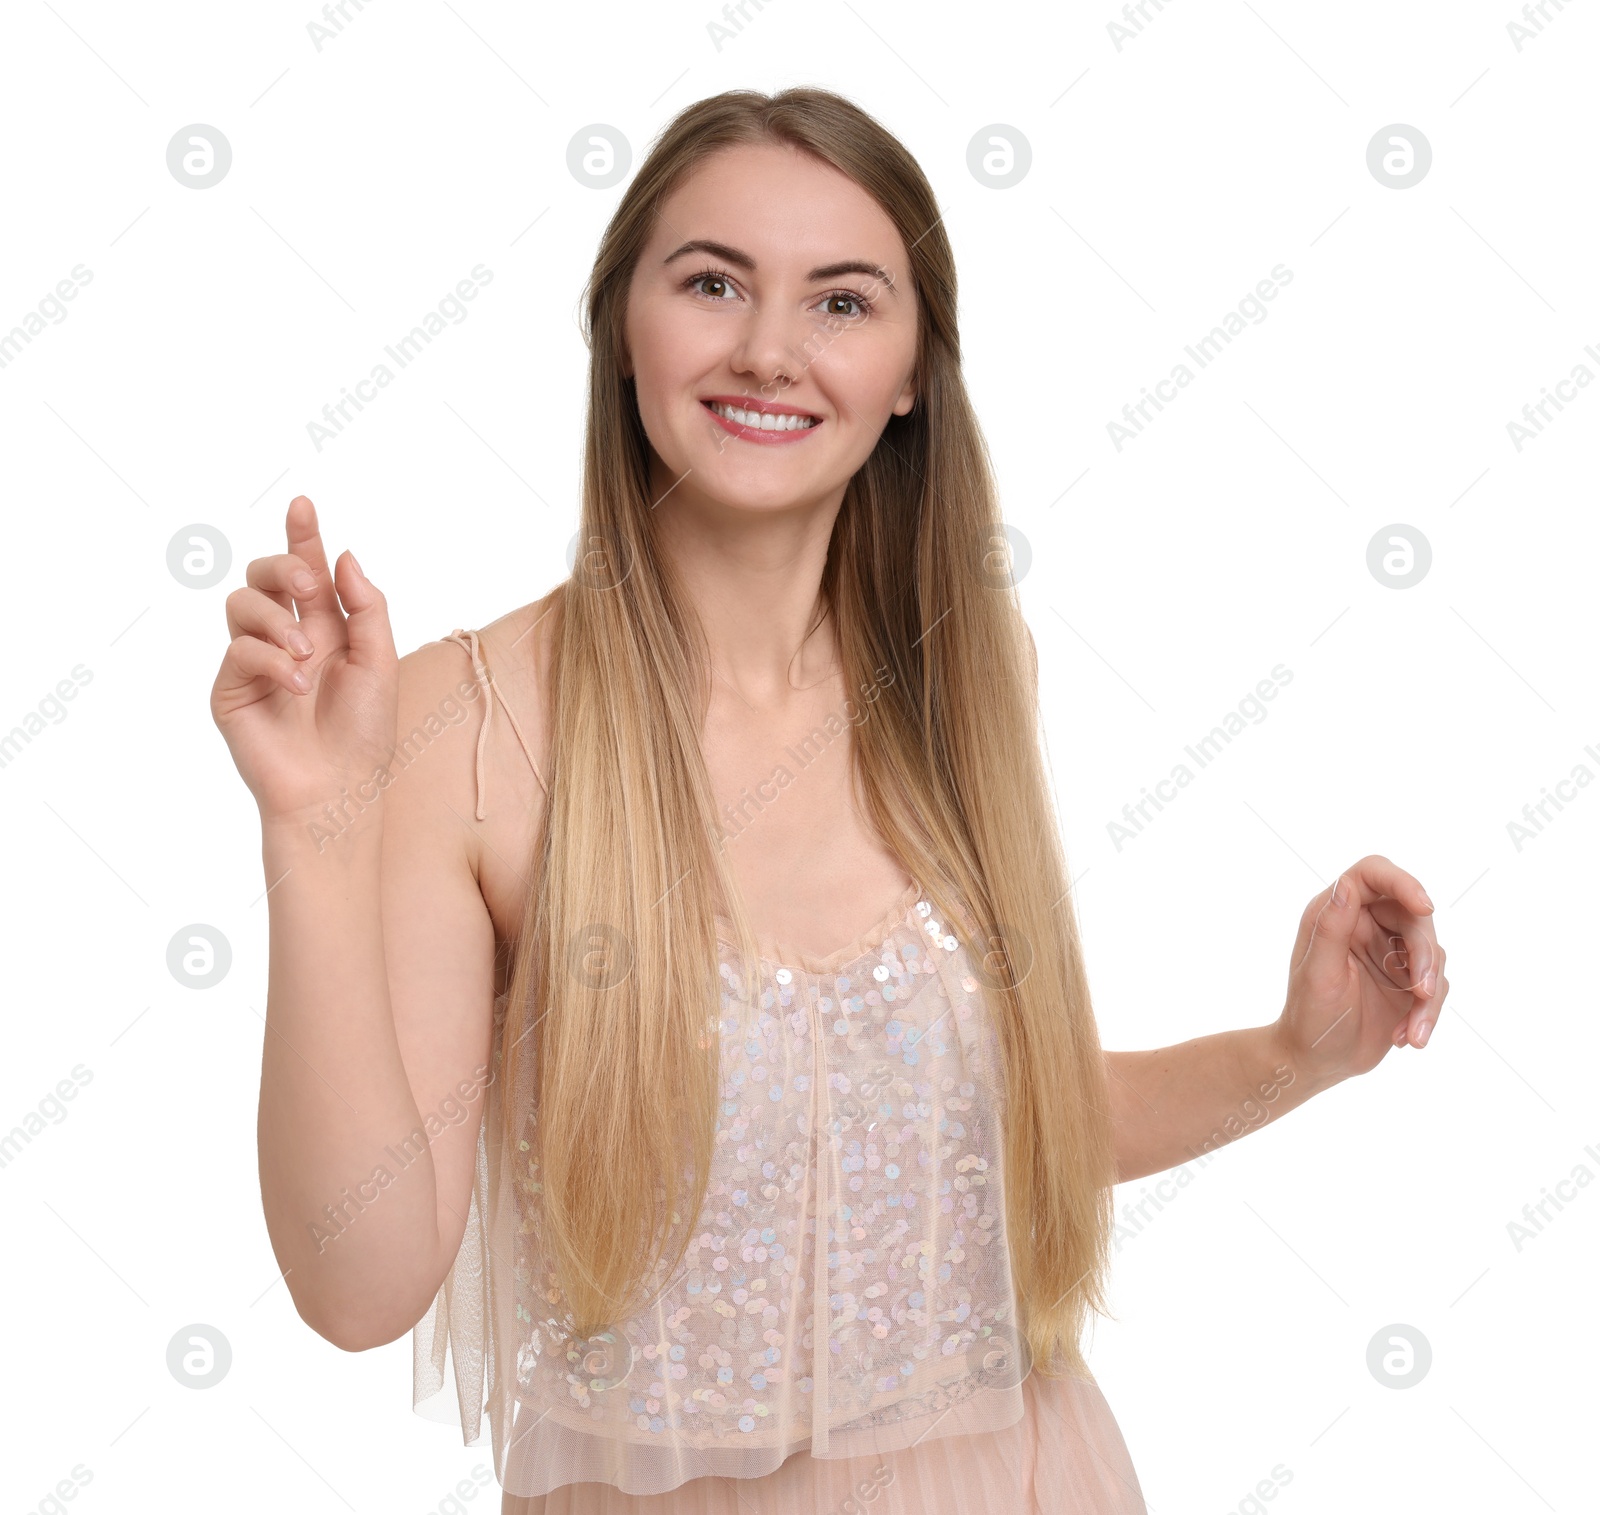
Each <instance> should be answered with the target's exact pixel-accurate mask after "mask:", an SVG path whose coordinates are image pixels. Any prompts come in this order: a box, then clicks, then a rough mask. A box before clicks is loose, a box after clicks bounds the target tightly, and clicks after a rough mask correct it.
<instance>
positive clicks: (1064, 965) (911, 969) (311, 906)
mask: <svg viewBox="0 0 1600 1515" xmlns="http://www.w3.org/2000/svg"><path fill="white" fill-rule="evenodd" d="M955 297H956V282H955V270H954V265H953V262H952V258H951V252H950V247H949V243H948V241H947V239H946V237H945V233H944V231H943V228H942V226H941V225H940V221H939V212H938V209H937V206H936V204H935V201H934V198H933V194H932V191H931V190H930V188H929V186H928V183H927V181H926V180H925V178H924V177H923V175H922V173H921V171H920V170H919V168H918V167H917V165H916V163H915V162H914V161H913V160H912V158H911V157H910V156H909V154H908V153H907V152H906V151H905V149H904V148H903V147H902V146H901V145H900V144H899V143H898V142H897V141H896V140H895V139H894V138H893V137H892V136H890V135H889V134H888V133H887V132H886V131H885V130H884V129H883V128H882V127H881V126H879V125H878V124H877V123H876V122H875V121H873V120H872V119H871V118H870V117H868V116H867V115H865V114H864V113H863V112H861V111H860V110H859V109H857V108H856V107H855V106H853V105H851V104H850V103H848V102H847V101H845V100H843V99H841V98H840V97H838V96H836V95H833V94H830V93H828V92H826V91H821V90H812V89H795V90H788V91H785V92H783V93H782V94H780V95H777V96H774V97H770V98H769V97H766V96H762V95H759V94H755V93H753V92H743V91H736V92H731V93H728V94H724V95H720V96H717V97H715V98H713V99H709V100H705V101H701V102H699V103H698V104H696V105H694V106H691V107H690V108H689V109H687V110H686V111H684V112H683V113H682V114H681V115H680V116H679V117H678V118H677V119H676V120H674V121H673V122H672V123H671V124H670V125H669V126H668V127H667V129H666V131H665V132H664V133H663V135H662V137H661V138H660V139H659V141H658V142H657V143H656V144H655V146H654V148H653V149H652V151H651V153H650V155H649V156H648V157H647V158H646V160H645V162H644V163H643V164H642V166H641V167H640V169H639V172H638V174H637V176H636V177H635V179H634V180H633V182H632V184H631V185H630V186H629V188H628V190H627V192H626V193H625V194H624V196H623V198H622V201H621V204H620V205H619V207H618V209H617V212H616V214H615V216H614V217H613V219H612V221H611V224H610V226H609V227H608V229H607V231H606V234H605V237H604V240H603V242H602V245H601V248H600V253H599V257H598V259H597V261H596V265H595V270H594V274H593V277H592V279H591V282H590V287H589V291H588V303H587V329H586V334H587V336H588V338H589V342H590V347H591V367H590V390H589V420H588V433H587V449H586V455H585V472H584V493H583V508H582V519H581V527H580V539H581V543H582V547H581V550H580V551H579V553H578V556H577V560H576V562H575V564H574V567H573V570H572V573H571V576H570V577H569V578H568V579H567V580H566V581H565V582H563V583H562V584H560V585H558V586H557V588H555V589H554V590H552V591H551V592H550V593H549V594H548V595H547V596H545V597H544V598H543V599H542V600H539V601H536V602H535V603H533V604H531V605H527V606H524V607H523V608H522V609H520V610H516V611H513V612H511V613H510V614H508V615H506V616H504V617H502V618H501V619H500V620H498V621H496V622H494V623H493V624H492V625H490V626H488V627H487V628H485V630H484V631H483V632H482V633H481V634H478V633H472V632H461V631H457V632H455V633H453V634H452V635H451V636H450V637H448V638H443V639H441V640H440V641H438V642H433V643H429V644H428V645H426V646H424V647H422V648H419V649H418V650H417V651H415V652H413V653H411V654H410V655H409V656H408V657H406V658H404V659H397V657H396V654H395V648H394V643H393V638H392V635H391V633H390V629H389V622H388V617H387V610H386V603H385V599H384V596H383V594H382V593H381V592H380V591H379V590H378V589H377V588H376V586H374V585H373V584H372V582H371V581H370V580H368V579H367V578H366V577H365V576H364V575H363V573H362V571H361V568H360V565H359V564H358V563H357V562H356V559H355V557H354V555H353V554H351V553H349V552H345V553H344V554H342V555H341V556H340V558H339V559H338V561H337V563H336V564H335V566H334V567H333V569H331V570H330V569H329V567H328V563H327V559H326V556H325V553H324V549H323V546H322V542H321V538H320V536H319V534H318V528H317V520H316V515H315V512H314V511H313V509H312V506H311V503H310V501H308V500H306V499H305V498H304V497H299V498H297V499H296V500H295V501H294V502H292V504H291V505H290V507H289V512H288V517H287V532H288V547H289V551H288V552H286V553H283V554H279V555H276V556H273V557H267V558H261V559H257V560H256V561H255V562H253V563H251V564H250V566H249V569H248V572H247V576H246V577H247V587H245V588H242V589H240V590H237V591H235V592H234V593H233V594H232V595H231V596H230V597H229V600H228V622H229V630H230V633H231V635H232V637H233V640H232V643H231V645H230V647H229V649H228V651H227V654H226V656H225V658H224V660H223V664H222V668H221V671H220V673H219V675H218V678H217V682H216V686H215V689H214V692H213V697H212V706H213V711H214V714H215V717H216V719H217V721H218V724H219V725H220V726H221V728H222V730H223V732H224V734H225V735H226V737H227V739H228V742H229V745H230V748H231V750H232V752H233V754H234V757H235V760H236V762H237V764H238V766H239V769H240V771H241V773H242V774H243V776H244V778H245V781H246V782H247V784H249V786H250V788H251V790H252V792H253V793H254V794H255V796H256V799H257V801H258V803H259V805H260V808H261V812H262V827H263V838H264V848H263V850H264V855H265V864H266V871H267V874H268V878H269V882H270V883H271V885H272V888H271V892H270V894H269V901H270V909H271V922H272V933H271V935H272V947H271V966H270V973H271V985H270V994H269V1004H268V1016H267V1019H268V1025H269V1027H270V1028H271V1029H272V1031H273V1033H274V1034H273V1035H271V1036H269V1037H268V1038H267V1041H266V1047H265V1052H264V1058H263V1072H262V1091H261V1115H260V1151H261V1184H262V1196H263V1204H264V1208H265V1212H266V1218H267V1223H268V1227H269V1230H270V1233H271V1236H272V1242H273V1247H274V1251H275V1252H276V1254H277V1257H278V1261H279V1264H280V1266H281V1267H282V1268H283V1269H284V1270H285V1274H286V1278H287V1282H288V1286H289V1289H290V1291H291V1293H292V1295H293V1297H294V1300H295V1304H296V1307H297V1308H298V1309H299V1311H300V1313H301V1315H302V1316H303V1317H304V1319H305V1320H306V1321H307V1322H308V1323H309V1324H310V1325H311V1326H313V1327H314V1328H315V1329H316V1330H317V1331H319V1332H320V1333H321V1334H322V1335H324V1336H326V1337H327V1338H328V1339H329V1340H331V1341H333V1342H335V1343H337V1344H338V1345H340V1346H343V1347H346V1348H348V1349H350V1350H360V1349H363V1348H366V1347H371V1346H376V1345H379V1344H382V1343H384V1342H388V1341H392V1340H394V1339H395V1338H397V1337H398V1336H400V1335H402V1334H403V1333H405V1332H406V1331H408V1330H413V1329H414V1330H415V1332H416V1359H415V1360H416V1382H415V1392H416V1402H417V1406H418V1408H419V1409H422V1410H423V1411H424V1412H425V1413H434V1412H440V1413H443V1414H446V1415H453V1414H455V1413H459V1414H460V1417H461V1424H462V1426H463V1429H464V1431H465V1433H466V1435H467V1436H468V1438H475V1437H476V1435H477V1433H478V1428H479V1425H480V1421H481V1417H482V1414H483V1413H484V1412H485V1411H487V1413H488V1416H489V1419H490V1425H491V1431H492V1436H493V1445H494V1453H495V1467H496V1472H497V1475H498V1477H499V1479H500V1482H501V1483H502V1485H503V1486H504V1488H505V1490H506V1493H505V1497H504V1504H503V1509H504V1510H506V1511H513V1510H515V1511H523V1512H534V1511H544V1512H548V1515H554V1512H556V1511H579V1510H582V1511H600V1510H604V1511H624V1510H626V1511H638V1512H645V1511H649V1512H659V1515H665V1512H667V1511H674V1512H676V1511H694V1512H708V1515H709V1512H712V1511H717V1512H721V1511H726V1512H730V1515H731V1512H733V1511H735V1510H749V1511H778V1510H784V1511H788V1510H804V1511H817V1512H822V1511H838V1510H851V1509H857V1508H866V1507H868V1506H869V1505H870V1506H872V1507H874V1508H876V1509H878V1510H892V1511H899V1510H904V1511H911V1510H916V1511H945V1510H950V1511H954V1510H961V1511H971V1510H974V1509H994V1510H1003V1511H1008V1512H1009V1511H1017V1510H1028V1509H1035V1508H1037V1509H1049V1510H1052V1511H1095V1512H1102V1511H1104V1512H1119V1515H1121V1512H1135V1511H1142V1510H1143V1509H1144V1502H1143V1499H1142V1496H1141V1494H1140V1491H1139V1484H1138V1479H1137V1476H1136V1474H1135V1472H1134V1469H1133V1467H1132V1464H1131V1462H1130V1460H1129V1458H1128V1455H1127V1451H1126V1448H1125V1446H1124V1444H1123V1441H1122V1437H1121V1435H1120V1433H1119V1432H1118V1429H1117V1426H1116V1422H1115V1420H1114V1419H1113V1417H1112V1415H1111V1412H1110V1410H1109V1407H1108V1406H1107V1405H1106V1402H1105V1400H1104V1398H1103V1397H1102V1396H1101V1395H1100V1392H1099V1390H1098V1388H1097V1386H1096V1385H1095V1383H1094V1381H1093V1378H1092V1376H1091V1375H1090V1373H1089V1369H1088V1366H1087V1364H1086V1362H1085V1360H1084V1358H1083V1355H1082V1351H1081V1348H1080V1336H1081V1333H1082V1330H1083V1328H1084V1326H1085V1324H1086V1322H1087V1319H1088V1317H1089V1315H1090V1314H1091V1313H1092V1312H1096V1311H1099V1312H1102V1313H1103V1312H1104V1285H1105V1276H1106V1271H1107V1263H1108V1257H1109V1239H1110V1235H1111V1192H1112V1191H1111V1186H1112V1184H1113V1183H1114V1182H1119V1181H1126V1180H1129V1179H1134V1178H1138V1177H1140V1176H1143V1175H1146V1174H1150V1173H1154V1172H1158V1171H1161V1170H1163V1169H1166V1168H1169V1167H1171V1166H1173V1165H1174V1164H1176V1163H1178V1162H1181V1161H1183V1160H1184V1159H1185V1158H1187V1157H1191V1156H1194V1155H1196V1153H1197V1151H1198V1150H1200V1149H1202V1148H1205V1147H1211V1146H1215V1145H1217V1144H1218V1143H1220V1142H1224V1141H1227V1140H1231V1139H1232V1138H1233V1137H1234V1136H1235V1135H1237V1134H1242V1131H1243V1130H1246V1129H1250V1128H1251V1126H1252V1125H1253V1124H1259V1121H1260V1117H1259V1114H1258V1115H1256V1116H1254V1117H1251V1118H1249V1119H1248V1120H1247V1122H1246V1123H1245V1124H1244V1125H1241V1123H1240V1120H1239V1112H1240V1111H1241V1110H1248V1111H1259V1110H1260V1109H1261V1108H1262V1102H1263V1101H1264V1102H1265V1103H1266V1105H1267V1106H1268V1107H1269V1108H1268V1112H1267V1113H1269V1114H1270V1112H1271V1109H1273V1108H1275V1109H1276V1110H1278V1111H1279V1112H1282V1111H1286V1110H1288V1109H1290V1108H1293V1107H1294V1106H1295V1105H1296V1104H1298V1103H1300V1102H1302V1101H1303V1100H1304V1099H1306V1098H1308V1097H1309V1096H1310V1095H1311V1094H1313V1093H1315V1092H1317V1091H1319V1090H1321V1089H1324V1088H1326V1087H1329V1086H1330V1085H1332V1084H1333V1083H1336V1082H1338V1081H1339V1080H1340V1079H1343V1078H1346V1077H1349V1076H1350V1075H1352V1074H1354V1073H1358V1072H1362V1071H1365V1070H1366V1069H1368V1068H1370V1067H1372V1066H1373V1065H1374V1064H1376V1063H1377V1062H1378V1061H1379V1059H1380V1058H1381V1057H1382V1056H1383V1055H1384V1053H1385V1052H1386V1051H1387V1050H1388V1048H1389V1047H1390V1046H1391V1045H1402V1044H1407V1043H1409V1044H1412V1045H1417V1046H1420V1045H1422V1044H1423V1043H1424V1042H1425V1041H1426V1039H1427V1034H1428V1030H1429V1028H1430V1027H1431V1025H1432V1024H1433V1023H1434V1021H1435V1020H1436V1019H1437V1016H1438V1012H1439V1008H1440V1006H1441V1005H1442V1003H1443V1000H1444V997H1445V995H1446V993H1447V989H1448V986H1447V984H1446V981H1445V979H1444V977H1443V967H1444V953H1443V951H1442V950H1441V949H1440V948H1439V946H1438V944H1437V941H1436V940H1435V936H1434V932H1433V928H1432V924H1431V922H1430V920H1429V918H1428V917H1429V914H1430V912H1431V909H1432V906H1431V904H1430V903H1429V902H1428V900H1427V896H1426V895H1425V894H1424V893H1423V892H1422V889H1421V886H1420V885H1419V884H1418V883H1417V881H1416V880H1415V879H1414V878H1412V877H1411V876H1410V875H1409V874H1407V873H1405V872H1403V871H1402V870H1401V869H1399V868H1397V867H1395V866H1394V865H1393V864H1392V863H1390V862H1388V861H1387V860H1386V859H1384V858H1381V857H1367V858H1364V859H1363V860H1362V861H1361V862H1359V863H1357V864H1356V865H1355V866H1354V867H1353V868H1351V869H1350V870H1348V871H1347V872H1346V873H1345V874H1344V875H1342V877H1341V879H1340V880H1339V881H1338V884H1337V888H1330V889H1328V890H1324V891H1323V892H1322V893H1321V894H1320V895H1319V896H1318V897H1317V898H1316V899H1314V900H1313V901H1312V902H1311V903H1310V905H1308V906H1307V908H1306V912H1305V914H1304V916H1303V918H1302V921H1301V925H1300V932H1299V937H1298V939H1297V941H1296V943H1295V947H1294V954H1293V960H1292V965H1291V972H1290V978H1289V991H1288V996H1287V1000H1286V1004H1285V1008H1284V1010H1283V1013H1282V1015H1281V1016H1280V1017H1279V1019H1278V1020H1277V1021H1276V1022H1275V1023H1273V1024H1271V1025H1268V1026H1261V1027H1255V1028H1251V1029H1249V1030H1242V1031H1234V1032H1228V1033H1224V1034H1221V1035H1217V1036H1210V1037H1205V1038H1202V1039H1200V1040H1198V1041H1194V1042H1189V1043H1186V1044H1184V1045H1183V1046H1181V1047H1174V1048H1166V1049H1162V1050H1160V1051H1157V1052H1146V1053H1121V1054H1119V1053H1111V1054H1105V1053H1103V1052H1102V1051H1101V1049H1100V1046H1099V1041H1098V1037H1097V1033H1096V1029H1095V1023H1094V1018H1093V1014H1092V1011H1091V1006H1090V997H1089V992H1088V986H1087V983H1086V980H1085V976H1084V969H1083V960H1082V954H1081V952H1080V948H1079V941H1078V934H1077V928H1076V924H1075V921H1074V917H1073V911H1072V906H1071V904H1070V901H1069V900H1068V893H1069V891H1068V887H1067V875H1066V870H1065V866H1064V862H1063V858H1062V855H1061V850H1060V846H1059V840H1058V833H1057V829H1056V825H1055V821H1054V818H1053V814H1052V810H1051V804H1050V799H1049V791H1048V786H1047V780H1046V775H1045V770H1044V767H1043V762H1042V757H1041V754H1040V750H1039V745H1038V742H1037V729H1036V714H1037V693H1036V671H1035V666H1034V663H1035V660H1034V655H1033V648H1032V642H1031V639H1030V638H1029V636H1028V635H1027V632H1026V628H1025V627H1024V624H1023V622H1022V619H1021V615H1020V612H1019V609H1018V606H1017V601H1016V596H1015V593H1014V590H1013V589H1012V586H1011V583H1010V580H1009V578H1008V577H1007V575H1006V574H1005V572H1004V571H1003V560H1002V567H1001V569H1000V570H999V571H997V568H996V557H995V554H994V552H993V544H995V543H996V542H1001V543H1003V541H1004V538H1003V535H1002V534H1001V533H1000V515H999V510H998V505H997V502H996V497H995V491H994V487H993V483H992V480H991V477H990V474H989V470H988V465H987V458H986V454H985V452H984V448H983V444H982V441H981V439H980V435H979V431H978V427H977V423H976V421H975V419H974V416H973V414H972V411H971V408H970V406H969V403H968V400H967V396H966V392H965V389H964V387H963V382H962V377H961V370H960V349H959V342H958V337H957V331H956V323H955ZM475 705H476V706H479V708H477V709H473V708H472V707H473V706H475ZM469 741H470V742H472V743H474V744H475V745H474V750H473V751H471V752H469V751H468V750H467V743H468V742H469ZM886 904H887V906H888V908H887V910H886V909H885V906H886ZM841 943H843V944H844V945H842V946H841V945H840V944H841ZM1108 1075H1109V1076H1108ZM447 1348H448V1357H447Z"/></svg>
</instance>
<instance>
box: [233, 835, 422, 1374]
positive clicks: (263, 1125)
mask: <svg viewBox="0 0 1600 1515" xmlns="http://www.w3.org/2000/svg"><path fill="white" fill-rule="evenodd" d="M382 853H383V827H382V812H381V809H376V808H375V809H373V810H370V811H368V812H367V813H365V814H363V815H362V817H361V818H360V819H359V820H358V821H357V822H356V823H355V824H354V825H353V826H352V827H351V828H350V829H349V830H347V831H345V832H343V833H341V834H340V835H339V836H338V837H337V838H336V839H334V840H332V841H330V842H327V843H326V844H325V845H324V846H323V847H322V849H321V850H320V851H319V850H318V848H317V845H316V844H315V843H314V842H312V841H311V840H310V839H309V838H308V836H307V834H306V830H305V827H304V826H289V825H283V826H275V825H269V826H267V827H266V828H264V830H263V836H262V861H263V865H264V867H265V871H266V878H267V883H268V885H269V886H270V892H269V894H268V896H267V900H268V908H269V912H270V930H271V943H270V951H269V969H268V991H267V1014H266V1022H267V1030H266V1037H265V1042H264V1046H263V1050H262V1064H261V1104H260V1114H259V1120H258V1126H257V1139H258V1146H259V1153H260V1175H261V1200H262V1208H263V1211H264V1213H265V1216H266V1223H267V1231H268V1234H269V1235H270V1237H271V1239H272V1249H273V1252H274V1254H275V1255H276V1257H277V1260H278V1266H279V1267H280V1268H281V1269H282V1270H283V1271H284V1273H285V1275H286V1278H285V1281H286V1283H287V1285H288V1288H289V1291H290V1293H291V1295H292V1296H293V1298H294V1302H295V1306H296V1308H297V1309H298V1310H299V1312H300V1314H301V1316H302V1317H303V1318H304V1319H305V1320H306V1321H307V1322H308V1323H309V1324H310V1325H311V1326H312V1327H313V1328H314V1329H315V1330H317V1331H318V1332H320V1333H321V1334H322V1335H324V1336H326V1337H327V1338H328V1339H329V1340H330V1341H333V1342H335V1343H336V1344H338V1345H340V1346H344V1347H349V1348H351V1349H357V1348H360V1347H362V1346H371V1345H376V1344H378V1343H379V1342H382V1341H387V1340H392V1339H393V1338H394V1336H395V1335H397V1334H398V1332H399V1331H400V1330H401V1329H403V1328H404V1327H403V1324H397V1322H398V1323H403V1322H405V1321H408V1320H412V1319H415V1318H417V1316H418V1315H419V1314H420V1312H421V1309H422V1308H423V1307H424V1306H425V1294H426V1292H427V1289H428V1288H429V1286H430V1284H429V1281H430V1279H431V1278H432V1274H433V1270H434V1268H435V1262H436V1258H437V1256H438V1254H439V1251H440V1242H439V1228H438V1220H437V1201H436V1187H435V1182H434V1171H433V1159H432V1153H431V1151H430V1150H429V1145H428V1142H427V1141H426V1139H423V1140H421V1141H420V1142H419V1141H418V1140H417V1136H418V1135H419V1134H420V1133H421V1131H422V1121H421V1118H420V1116H419V1113H418V1109H417V1104H416V1099H415V1096H414V1094H413V1092H412V1089H411V1086H410V1083H409V1082H408V1080H407V1078H406V1071H405V1066H404V1063H403V1061H402V1059H401V1055H400V1047H399V1041H398V1038H397V1036H396V1034H395V1025H394V1016H393V1010H392V1007H391V1003H390V996H389V983H388V975H387V970H386V967H385V962H384V943H383V916H382ZM419 1148H420V1151H419V1150H418V1149H419ZM396 1154H401V1155H400V1156H399V1157H397V1156H396ZM380 1169H381V1170H385V1171H386V1173H387V1174H390V1175H396V1176H397V1180H396V1181H395V1182H393V1183H387V1182H381V1181H380V1182H381V1186H380V1183H375V1182H374V1176H375V1174H377V1173H378V1171H379V1170H380Z"/></svg>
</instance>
